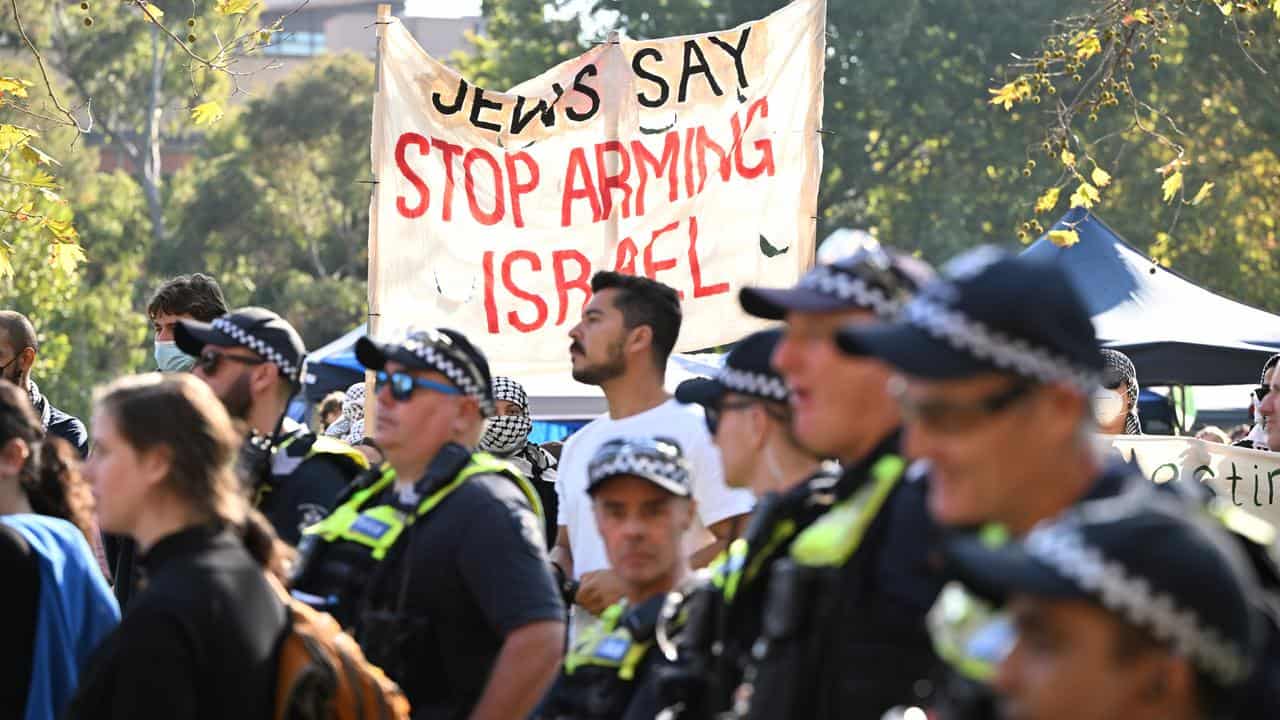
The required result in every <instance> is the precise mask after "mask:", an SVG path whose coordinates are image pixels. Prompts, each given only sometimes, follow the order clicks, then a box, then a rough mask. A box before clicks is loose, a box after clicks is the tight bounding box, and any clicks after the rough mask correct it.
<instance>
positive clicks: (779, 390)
mask: <svg viewBox="0 0 1280 720" xmlns="http://www.w3.org/2000/svg"><path fill="white" fill-rule="evenodd" d="M716 380H717V381H718V382H719V383H720V384H721V385H723V386H724V387H725V389H727V390H731V391H733V392H736V393H742V394H743V395H754V396H756V397H762V398H765V399H766V400H776V401H778V402H786V401H787V397H788V393H787V386H786V385H785V384H784V383H783V382H782V378H780V377H778V376H776V375H766V374H764V373H758V372H750V371H748V370H735V369H734V368H731V367H724V368H721V369H720V372H718V373H717V374H716Z"/></svg>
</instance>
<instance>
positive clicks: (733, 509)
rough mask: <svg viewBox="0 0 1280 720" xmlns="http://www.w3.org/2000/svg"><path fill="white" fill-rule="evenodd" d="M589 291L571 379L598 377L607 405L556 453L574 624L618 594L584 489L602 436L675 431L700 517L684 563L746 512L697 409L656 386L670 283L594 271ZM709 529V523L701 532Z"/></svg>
mask: <svg viewBox="0 0 1280 720" xmlns="http://www.w3.org/2000/svg"><path fill="white" fill-rule="evenodd" d="M591 291H592V293H593V294H592V297H591V300H590V301H589V302H588V303H587V305H586V307H585V308H584V309H583V311H582V320H581V321H580V322H579V323H578V324H577V325H575V326H574V327H573V329H571V330H570V331H569V337H570V338H571V339H572V345H571V346H570V359H571V361H572V363H573V378H574V379H575V380H577V381H578V382H581V383H586V384H588V385H598V386H600V388H601V389H602V390H603V391H604V396H605V400H606V401H607V402H608V405H609V413H608V414H607V415H604V416H601V417H599V418H596V419H595V420H594V421H592V422H591V423H589V424H588V425H587V426H586V427H584V428H582V429H581V430H579V431H578V432H576V433H574V434H573V435H572V436H570V438H569V440H568V442H566V443H565V446H564V451H563V452H562V453H561V456H560V466H559V475H558V477H557V488H556V491H557V493H558V495H559V499H560V507H559V511H558V514H559V522H558V529H557V537H556V545H555V547H554V548H552V551H551V561H552V564H553V567H554V569H555V572H556V574H557V580H558V582H559V583H560V587H561V591H562V592H563V594H564V598H565V601H566V604H573V605H576V607H574V611H573V612H574V618H573V631H574V634H575V635H576V633H577V632H580V631H581V630H583V629H585V628H586V626H587V625H589V624H590V622H591V621H592V620H594V618H595V617H596V616H598V615H599V614H600V613H601V612H603V611H604V610H605V608H608V607H609V606H610V605H612V604H614V603H615V602H617V601H618V600H619V599H621V597H622V595H623V593H624V587H623V583H622V582H621V580H620V578H618V576H617V574H616V573H614V572H613V571H612V570H611V569H610V568H609V560H608V557H607V556H606V553H605V547H604V541H603V540H602V539H601V537H600V532H599V531H598V530H597V528H596V523H595V516H594V514H593V510H592V507H591V505H590V503H588V502H587V500H588V497H587V494H586V488H587V485H588V482H587V480H588V475H587V471H588V464H589V463H590V460H591V458H592V457H593V456H594V455H595V451H596V450H597V449H598V448H600V446H601V445H603V444H604V443H605V442H607V441H609V440H612V439H614V438H618V437H663V438H669V439H671V440H673V441H674V442H675V443H676V444H678V445H679V446H680V448H681V450H682V451H683V453H684V457H685V459H686V460H687V461H688V462H689V464H690V467H691V468H692V473H691V478H692V479H691V491H692V493H693V499H694V501H695V507H696V509H697V516H698V520H700V522H696V523H694V525H693V527H692V528H691V529H690V532H689V533H688V534H687V535H686V537H685V543H684V544H685V551H686V552H687V553H689V564H690V567H694V568H700V567H704V566H706V565H707V564H708V563H710V562H711V561H712V560H713V559H714V558H715V557H716V555H717V554H718V553H719V552H720V551H721V550H723V549H724V547H725V546H726V545H727V542H726V541H727V539H728V538H729V537H730V535H736V534H737V532H735V528H737V530H738V531H740V528H738V525H740V524H741V520H742V518H743V516H745V515H746V514H747V513H749V512H750V511H751V506H752V498H751V494H750V493H748V492H746V491H744V490H730V489H728V488H726V487H725V484H724V479H723V475H722V471H721V466H720V455H719V453H718V452H717V451H716V448H715V445H713V444H712V443H711V436H710V435H709V434H708V433H707V428H706V426H705V424H704V422H703V417H702V414H701V413H699V412H697V411H696V410H694V409H691V408H690V407H688V406H685V405H681V404H680V403H679V402H676V401H675V400H674V399H672V398H671V396H670V394H669V393H668V392H667V391H666V389H665V388H664V387H663V377H664V374H665V371H666V367H667V358H668V357H670V355H671V351H672V350H673V349H674V348H675V344H676V338H677V337H678V336H679V334H680V322H681V309H680V298H679V296H678V295H677V294H676V291H675V290H674V289H672V288H670V287H668V286H666V285H663V284H662V283H659V282H656V281H654V280H650V279H648V278H644V277H635V276H632V275H622V274H620V273H614V272H599V273H596V274H595V276H593V277H592V278H591ZM708 531H710V532H708Z"/></svg>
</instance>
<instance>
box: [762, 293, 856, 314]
mask: <svg viewBox="0 0 1280 720" xmlns="http://www.w3.org/2000/svg"><path fill="white" fill-rule="evenodd" d="M738 302H740V303H741V304H742V309H743V310H744V311H746V313H747V314H748V315H752V316H755V317H758V318H764V319H766V320H782V319H785V318H786V316H787V313H789V312H811V313H820V312H834V311H836V310H849V309H853V308H855V307H856V306H854V305H850V304H849V303H846V302H841V301H840V300H838V299H836V298H833V297H831V296H830V295H823V294H822V293H820V292H817V291H816V290H807V289H804V288H743V289H742V290H741V291H740V292H739V293H738Z"/></svg>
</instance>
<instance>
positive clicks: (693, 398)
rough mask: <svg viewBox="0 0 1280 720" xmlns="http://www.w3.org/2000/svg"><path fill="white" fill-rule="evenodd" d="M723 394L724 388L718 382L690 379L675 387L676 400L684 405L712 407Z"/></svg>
mask: <svg viewBox="0 0 1280 720" xmlns="http://www.w3.org/2000/svg"><path fill="white" fill-rule="evenodd" d="M724 393H725V387H724V385H722V384H720V381H719V380H712V379H710V378H692V379H689V380H685V381H684V382H682V383H680V385H678V386H677V387H676V400H677V401H679V402H682V403H684V404H686V405H714V404H715V403H717V402H719V401H720V398H721V397H723V396H724Z"/></svg>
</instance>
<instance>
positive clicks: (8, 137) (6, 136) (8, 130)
mask: <svg viewBox="0 0 1280 720" xmlns="http://www.w3.org/2000/svg"><path fill="white" fill-rule="evenodd" d="M33 135H35V131H33V130H29V129H27V128H24V127H18V126H17V125H7V124H5V123H0V152H8V151H9V150H12V149H13V148H15V147H18V146H19V145H22V144H25V143H26V142H27V140H28V139H30V138H31V137H32V136H33Z"/></svg>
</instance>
